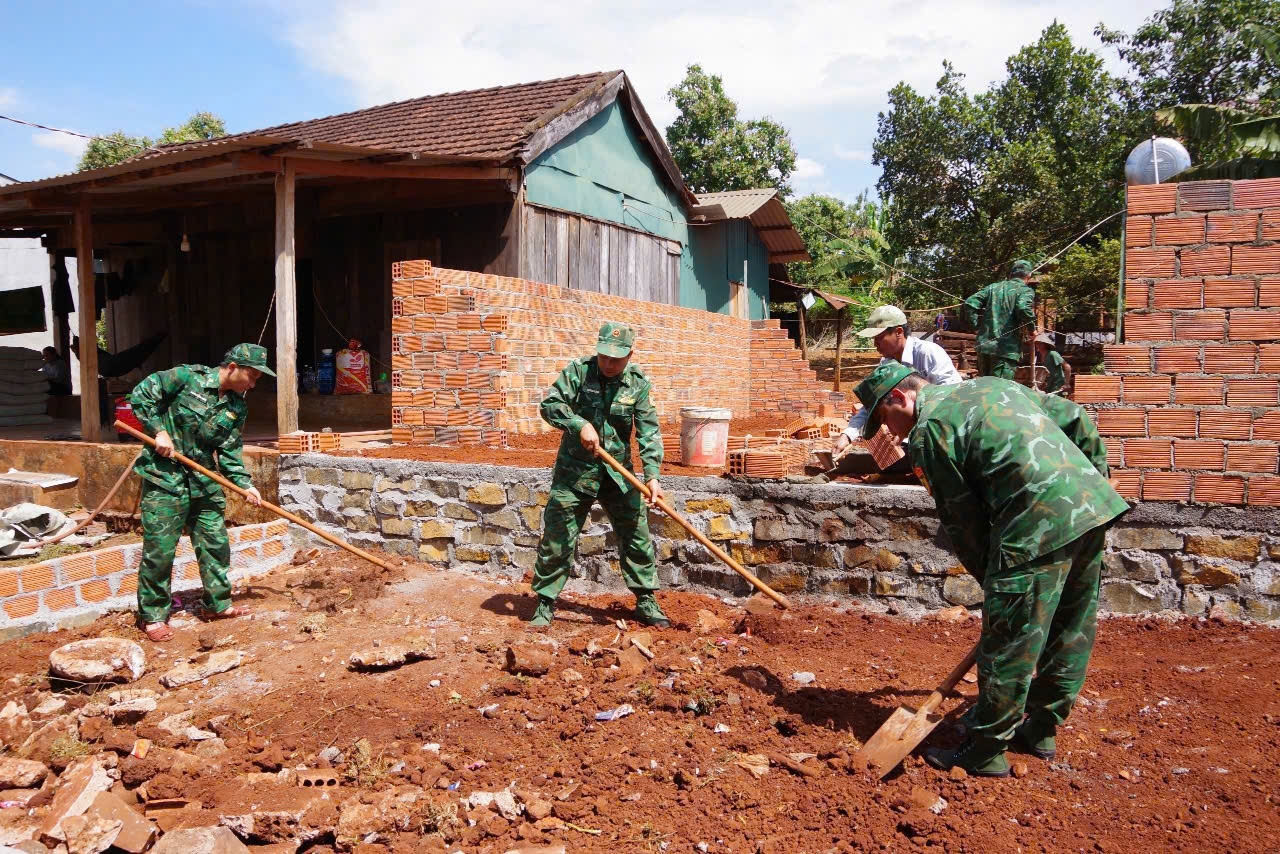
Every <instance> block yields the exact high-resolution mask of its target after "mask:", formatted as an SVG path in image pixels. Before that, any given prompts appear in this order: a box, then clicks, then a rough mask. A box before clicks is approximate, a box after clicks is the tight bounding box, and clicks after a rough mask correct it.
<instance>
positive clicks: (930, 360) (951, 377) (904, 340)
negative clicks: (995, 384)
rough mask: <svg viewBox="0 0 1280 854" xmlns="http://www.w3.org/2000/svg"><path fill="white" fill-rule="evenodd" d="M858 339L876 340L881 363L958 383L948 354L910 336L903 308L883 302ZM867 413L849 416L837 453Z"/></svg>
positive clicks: (941, 381)
mask: <svg viewBox="0 0 1280 854" xmlns="http://www.w3.org/2000/svg"><path fill="white" fill-rule="evenodd" d="M858 336H859V337H860V338H873V339H875V342H874V343H875V345H876V352H878V353H879V354H880V355H881V356H883V357H884V358H882V359H881V360H880V364H882V365H883V364H885V363H887V362H901V363H902V364H904V365H906V366H907V367H910V368H915V370H916V373H918V374H920V375H921V376H923V377H924V378H925V379H927V380H928V381H929V382H931V383H933V384H934V385H955V384H956V383H958V382H960V375H959V374H958V373H956V366H955V365H953V364H952V363H951V357H950V356H948V355H947V351H946V350H943V349H942V348H941V347H939V346H938V345H937V344H934V343H933V342H932V341H925V340H923V339H921V338H912V337H911V334H910V329H908V328H907V316H906V314H904V313H903V311H902V309H900V308H898V307H896V306H892V305H882V306H880V307H879V308H877V309H876V310H875V311H873V312H871V316H870V317H869V318H867V328H866V329H863V330H862V331H861V332H859V333H858ZM869 416H870V413H869V412H867V410H866V407H863V408H862V409H859V410H858V411H857V412H855V413H854V414H853V417H852V418H851V419H849V426H848V427H846V428H845V431H844V432H843V433H841V434H840V436H839V437H838V438H837V439H836V443H835V447H834V448H833V449H832V450H833V451H834V452H835V453H837V454H838V453H840V452H841V451H843V450H844V449H845V448H846V447H848V445H849V443H850V442H852V441H853V440H854V439H856V438H858V437H860V436H861V435H862V426H863V425H864V424H866V423H867V418H868V417H869Z"/></svg>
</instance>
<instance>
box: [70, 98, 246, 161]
mask: <svg viewBox="0 0 1280 854" xmlns="http://www.w3.org/2000/svg"><path fill="white" fill-rule="evenodd" d="M226 133H227V128H226V125H225V124H223V122H222V119H220V118H218V117H217V116H215V115H214V114H213V113H207V112H199V113H194V114H193V115H192V116H191V118H189V119H187V120H186V121H185V122H184V123H182V124H180V125H178V126H177V127H171V128H165V129H164V131H163V132H162V133H161V134H160V138H159V139H157V140H152V139H151V138H150V137H146V136H131V135H129V134H126V133H125V132H124V131H116V132H114V133H112V134H109V135H107V136H105V137H98V138H97V139H94V140H91V141H90V142H89V145H88V147H87V148H86V149H85V151H84V154H83V155H81V157H80V162H79V163H78V164H77V165H76V169H77V170H78V171H81V172H83V171H84V170H86V169H102V168H103V167H106V166H114V165H115V164H117V163H123V162H124V161H126V160H128V159H129V158H131V157H135V156H137V155H138V154H141V153H142V152H143V151H145V150H147V149H148V148H151V147H152V146H154V145H171V144H173V143H180V142H195V141H196V140H200V139H214V138H216V137H219V136H225V135H226Z"/></svg>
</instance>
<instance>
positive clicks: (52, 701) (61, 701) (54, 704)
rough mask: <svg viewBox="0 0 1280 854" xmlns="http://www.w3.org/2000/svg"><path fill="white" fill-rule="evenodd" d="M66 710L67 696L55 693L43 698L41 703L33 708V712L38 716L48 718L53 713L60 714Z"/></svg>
mask: <svg viewBox="0 0 1280 854" xmlns="http://www.w3.org/2000/svg"><path fill="white" fill-rule="evenodd" d="M66 710H67V701H66V698H65V697H59V696H58V695H57V694H53V695H51V696H48V697H45V698H44V699H43V700H41V701H40V704H39V705H38V706H36V707H35V708H34V709H32V710H31V714H32V715H34V716H35V717H38V718H47V717H52V716H53V715H60V714H62V713H63V712H65V711H66Z"/></svg>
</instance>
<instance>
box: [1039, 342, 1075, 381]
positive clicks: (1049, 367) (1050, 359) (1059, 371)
mask: <svg viewBox="0 0 1280 854" xmlns="http://www.w3.org/2000/svg"><path fill="white" fill-rule="evenodd" d="M1035 347H1036V364H1037V365H1044V367H1045V370H1046V371H1048V372H1049V376H1048V379H1047V380H1046V381H1045V385H1044V390H1045V392H1046V393H1048V394H1058V393H1060V392H1061V393H1065V390H1066V387H1067V383H1068V382H1069V381H1070V379H1071V366H1070V365H1068V364H1067V363H1066V360H1064V359H1063V358H1062V354H1061V353H1059V352H1058V347H1057V345H1056V344H1055V342H1054V340H1053V335H1052V334H1051V333H1049V332H1041V333H1040V334H1039V335H1037V336H1036V342H1035Z"/></svg>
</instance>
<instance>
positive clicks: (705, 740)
mask: <svg viewBox="0 0 1280 854" xmlns="http://www.w3.org/2000/svg"><path fill="white" fill-rule="evenodd" d="M299 579H302V581H301V582H300V583H299ZM318 579H320V580H322V584H321V585H320V586H318V587H317V586H308V585H309V584H311V583H313V582H315V581H316V580H318ZM330 587H336V588H337V589H336V590H330V589H329V588H330ZM342 590H347V591H348V593H345V594H343V593H341V591H342ZM356 591H360V592H358V593H357V592H356ZM299 592H303V593H308V594H312V595H314V596H315V597H317V598H315V599H313V600H312V601H311V602H310V603H308V607H307V608H303V607H302V606H301V603H300V602H299V601H298V599H297V597H298V594H299ZM659 597H660V599H661V601H662V603H663V606H664V608H665V609H666V611H667V613H668V614H669V615H670V616H671V617H672V618H673V620H675V621H676V624H677V625H676V627H675V628H673V629H671V630H668V631H652V630H647V629H646V630H643V631H641V627H639V626H637V625H636V624H635V623H634V622H630V621H628V618H629V617H630V604H631V603H630V601H629V600H628V599H619V598H616V597H566V599H565V601H563V602H562V604H561V606H560V608H559V609H558V611H557V619H556V622H555V623H554V624H553V625H552V626H551V627H550V629H548V630H545V631H528V630H526V628H525V625H524V623H523V622H522V620H523V619H525V618H527V617H528V616H529V614H530V613H531V611H532V607H533V601H532V597H531V596H529V595H528V594H527V592H526V591H522V590H521V589H520V588H519V587H518V586H517V585H515V584H512V583H507V584H503V583H499V582H495V581H493V580H491V579H483V578H479V577H475V576H469V575H465V574H459V573H440V572H433V571H431V570H430V569H428V568H426V567H424V566H420V565H415V564H400V565H398V567H397V571H396V573H395V574H394V576H392V577H381V576H370V575H369V574H368V572H367V570H365V569H364V568H363V567H360V566H359V565H358V564H356V563H355V562H354V561H353V560H351V559H349V558H347V557H346V556H345V555H342V554H339V553H326V554H324V555H323V556H322V557H321V559H320V560H318V561H316V562H315V563H314V564H311V565H305V566H301V567H291V568H289V569H285V570H281V571H277V572H276V573H273V574H272V575H270V576H267V577H265V578H262V579H258V580H256V581H255V582H254V585H253V586H252V587H251V588H249V589H248V590H247V591H245V592H243V593H242V594H241V595H240V596H239V597H238V601H240V602H245V603H248V604H250V605H251V606H252V607H253V609H254V615H253V617H252V619H243V620H235V621H231V622H229V623H219V624H215V625H216V632H217V635H218V637H217V638H216V640H215V641H214V647H215V650H218V651H231V650H234V651H237V652H239V653H242V654H243V660H242V662H241V663H240V665H239V666H238V667H236V668H235V669H232V670H229V671H227V672H224V673H219V674H215V675H212V676H210V677H209V678H208V679H206V680H203V681H201V682H195V683H191V684H188V685H185V686H183V687H180V688H175V689H165V688H164V687H163V686H162V685H161V684H160V682H159V676H160V675H161V674H163V673H165V672H166V671H168V670H170V669H171V668H173V667H174V666H175V665H176V664H178V660H179V659H189V658H190V659H194V658H196V657H197V656H199V655H201V654H208V653H202V652H201V650H200V649H199V645H200V637H199V635H200V633H201V626H199V625H198V624H195V623H192V622H189V621H188V622H185V623H184V622H183V621H179V624H178V625H177V626H176V628H177V629H178V637H177V639H176V640H175V641H174V642H172V643H170V644H166V645H159V646H157V645H147V655H148V661H147V670H146V673H145V674H144V675H143V676H142V678H141V679H139V680H137V681H136V682H133V683H131V684H130V685H128V686H127V687H124V688H120V687H115V686H113V687H112V688H111V689H110V690H111V691H112V692H115V693H114V695H112V696H108V695H107V694H106V693H104V692H102V691H100V692H98V693H95V694H85V693H83V692H80V691H75V690H64V691H61V692H55V691H53V690H52V686H51V685H50V683H49V682H48V679H47V667H48V656H49V653H50V651H51V650H53V649H54V648H56V647H58V646H61V645H62V644H64V643H66V642H68V641H71V640H76V639H80V638H88V637H97V636H103V635H116V636H130V637H136V633H134V632H133V630H131V629H129V628H128V622H127V618H126V617H117V618H112V619H107V620H101V621H99V622H98V623H96V624H94V625H93V626H91V627H89V628H87V629H85V630H82V631H79V632H62V633H59V634H57V635H46V636H36V637H30V638H26V639H22V640H19V641H13V642H9V643H6V644H3V645H0V707H6V706H7V703H9V702H10V701H12V702H13V703H15V708H14V709H13V710H11V711H10V712H9V714H8V717H9V718H10V719H17V718H21V717H22V716H21V715H20V714H19V713H18V711H17V709H18V707H21V708H22V709H24V710H26V712H27V714H28V715H29V717H30V718H31V725H32V727H33V732H32V734H31V735H30V736H26V737H25V738H24V742H25V741H31V744H30V746H29V749H26V747H27V746H26V745H25V744H23V745H16V746H15V745H6V751H7V753H6V755H8V756H13V757H15V758H22V759H25V760H27V761H30V762H38V763H42V764H44V765H45V766H46V767H49V768H51V769H52V770H51V771H50V773H49V774H48V775H47V776H46V777H45V778H44V779H43V781H41V782H35V781H34V778H32V779H33V784H32V785H31V786H30V788H29V789H27V790H24V791H23V792H22V793H21V794H14V793H12V792H9V793H6V794H5V797H6V798H7V799H8V800H7V801H6V803H5V805H4V806H3V807H2V808H0V842H8V841H10V840H14V841H16V838H15V837H20V835H21V834H22V833H27V834H28V835H30V834H31V833H33V832H38V831H39V829H40V828H47V827H53V826H54V824H57V822H58V821H60V820H61V822H62V823H61V826H63V827H66V826H67V822H66V820H65V819H66V818H73V817H74V816H70V815H69V814H63V815H61V816H59V815H57V814H56V813H57V810H60V809H62V808H63V805H66V804H72V805H73V807H74V809H79V808H80V805H82V804H85V805H87V806H85V807H84V809H82V810H81V812H80V813H78V814H79V815H82V816H85V817H86V818H85V819H84V820H77V821H72V822H71V823H70V827H71V829H72V830H73V831H74V832H75V833H78V834H82V835H86V838H87V835H91V834H92V833H94V832H100V833H109V832H111V831H112V830H113V828H114V824H113V823H112V822H114V821H120V816H119V815H113V814H112V813H111V811H110V810H108V809H107V807H108V806H109V807H111V808H112V809H117V808H116V807H115V804H114V803H109V802H105V801H104V806H103V807H102V808H101V809H99V810H98V812H97V813H92V814H91V811H90V809H89V807H90V806H92V805H94V804H96V803H97V801H96V800H95V798H97V797H99V796H100V794H101V792H104V791H105V792H107V793H108V794H110V795H113V796H114V797H115V798H117V799H118V800H119V801H121V802H123V803H124V804H125V805H126V808H127V809H129V810H131V811H132V813H133V815H134V816H137V817H141V818H142V819H144V820H145V822H147V823H149V826H150V827H152V828H154V830H153V831H148V829H147V826H137V825H136V824H135V826H133V827H132V833H133V836H131V837H129V838H139V835H141V836H142V837H145V836H146V835H147V834H148V833H152V834H153V835H157V836H159V837H160V841H161V843H163V842H164V841H165V839H166V837H170V838H173V839H177V840H179V841H181V840H183V839H186V836H183V835H182V834H183V833H184V832H186V831H192V830H199V829H201V828H205V829H206V835H208V834H211V833H213V831H212V830H207V829H209V828H214V827H222V828H224V829H227V830H229V831H231V833H232V834H234V836H235V837H236V838H238V840H239V841H240V843H241V844H244V845H248V846H249V847H250V848H249V850H251V851H252V850H255V849H256V848H258V847H259V846H272V847H270V848H263V849H262V850H264V851H265V850H269V851H271V852H273V854H274V852H278V851H289V850H297V849H299V848H301V849H303V850H307V851H315V852H327V851H333V850H341V851H360V852H362V854H372V852H377V851H397V852H398V851H408V852H419V851H421V852H427V851H431V852H439V851H455V850H458V849H461V850H464V851H467V852H496V853H497V854H502V852H507V851H510V850H512V849H517V850H518V849H520V848H521V847H522V846H537V845H553V846H558V845H563V846H565V848H566V850H569V851H574V852H617V851H659V850H668V851H693V850H707V851H737V852H752V851H775V852H798V851H851V850H860V849H865V848H872V847H876V848H884V849H894V850H898V849H902V848H906V847H909V846H912V845H937V846H943V847H946V848H950V849H958V848H961V847H963V848H966V849H978V848H986V849H989V850H1000V851H1005V850H1014V849H1015V848H1019V847H1021V848H1027V849H1036V850H1045V849H1047V850H1066V849H1071V850H1079V849H1086V848H1088V849H1096V850H1116V849H1120V848H1122V847H1135V846H1141V847H1142V848H1144V849H1151V848H1157V847H1158V848H1170V849H1188V850H1190V849H1198V848H1204V847H1206V846H1209V845H1212V846H1213V847H1215V848H1223V847H1229V848H1231V849H1234V850H1238V851H1264V850H1270V849H1273V842H1274V839H1275V838H1276V835H1277V833H1278V832H1280V817H1278V814H1277V810H1276V803H1277V799H1280V784H1278V783H1277V780H1280V774H1277V770H1280V769H1277V756H1280V691H1277V690H1276V689H1277V687H1280V632H1275V631H1268V630H1264V629H1257V628H1250V627H1248V626H1244V625H1240V624H1219V623H1215V622H1212V621H1185V622H1180V623H1166V622H1160V621H1154V620H1153V621H1147V622H1134V621H1122V620H1113V621H1108V622H1105V623H1104V624H1103V625H1102V627H1101V632H1100V638H1099V644H1098V649H1097V654H1096V658H1095V661H1094V665H1093V669H1092V670H1091V673H1090V678H1089V682H1088V684H1087V686H1086V690H1085V693H1084V694H1083V695H1082V697H1081V701H1080V704H1079V707H1078V708H1077V710H1076V711H1075V713H1074V714H1073V715H1072V718H1071V721H1070V726H1069V727H1068V728H1067V729H1065V730H1064V731H1062V732H1061V733H1060V737H1059V754H1058V757H1057V759H1056V760H1055V762H1054V763H1052V764H1050V763H1045V762H1042V761H1040V760H1037V759H1034V758H1031V757H1023V756H1019V757H1015V758H1016V759H1017V761H1018V762H1019V763H1022V764H1023V765H1025V769H1023V770H1025V776H1023V777H1021V778H1020V779H1016V780H1012V779H1011V780H1004V781H999V780H996V781H992V780H975V779H969V778H961V779H952V778H951V777H949V776H948V775H946V774H942V773H938V772H935V771H933V770H932V769H929V768H927V767H925V766H924V765H923V763H922V762H921V761H920V760H919V759H917V758H912V759H910V760H909V761H908V762H907V764H906V766H905V767H904V768H903V769H902V770H901V771H900V772H898V773H896V774H895V775H892V776H890V777H889V778H888V779H887V780H885V781H884V782H877V781H875V780H874V779H873V778H872V777H871V776H870V775H869V774H867V773H866V772H865V770H863V769H859V768H857V767H856V765H855V763H854V762H853V761H852V756H853V755H854V753H855V752H856V750H857V748H858V746H859V745H860V744H861V742H862V741H863V740H865V739H866V738H868V737H869V736H870V735H871V733H872V732H874V731H875V729H876V728H877V727H878V726H879V725H880V723H882V722H883V721H884V719H885V718H886V717H887V716H888V715H889V714H890V712H891V711H892V710H893V709H894V708H896V707H897V706H898V705H899V704H903V703H905V704H908V705H911V704H914V703H917V702H919V701H920V700H921V699H923V697H924V696H926V695H927V693H928V692H929V690H930V689H931V688H932V687H933V686H934V685H935V684H936V683H937V682H938V681H939V680H940V679H941V678H942V676H943V675H945V673H946V671H947V670H948V669H949V668H950V667H951V666H952V664H953V663H954V661H955V660H956V659H958V657H959V656H960V655H961V654H962V653H963V651H964V649H966V648H967V646H968V645H969V644H971V643H973V641H974V640H975V639H976V637H977V634H978V629H979V626H978V621H977V620H976V619H974V618H968V619H965V618H963V617H961V618H959V619H957V616H958V615H955V614H952V615H949V619H927V620H923V621H921V622H918V623H909V622H905V621H896V620H892V619H889V618H884V617H879V616H873V615H870V614H864V613H861V612H859V611H857V610H853V611H838V610H834V609H832V608H831V607H829V606H826V605H812V606H807V607H802V608H799V609H797V610H796V611H795V612H794V613H787V614H783V613H780V612H777V611H773V610H771V609H769V608H767V607H761V606H760V603H758V602H751V603H750V607H749V608H740V607H736V606H733V605H729V604H726V603H725V602H723V601H720V600H717V599H711V598H707V597H703V596H698V595H694V594H690V593H681V592H662V593H660V594H659ZM318 603H319V606H318V607H316V606H317V604H318ZM321 618H322V619H321ZM205 640H206V641H207V640H208V638H205ZM402 647H403V648H404V649H406V650H410V651H414V652H415V654H413V655H410V654H406V655H404V656H403V657H402V660H403V662H404V663H399V661H396V660H394V659H395V658H396V656H394V655H391V654H390V653H392V652H395V651H396V650H398V649H400V648H402ZM380 650H381V651H383V652H384V653H387V655H386V658H387V663H386V664H385V665H380V666H376V667H372V668H364V667H361V666H356V667H354V668H353V666H352V664H353V661H354V660H355V659H357V658H358V657H359V656H361V655H365V654H370V655H374V656H375V657H376V656H377V655H378V651H380ZM423 650H427V651H429V652H423ZM646 653H649V654H651V655H652V658H650V657H649V655H648V654H646ZM539 673H541V674H543V675H533V674H539ZM962 689H963V693H964V694H966V695H970V696H971V695H972V693H973V692H974V690H975V688H974V686H973V685H972V684H968V683H965V684H963V685H962ZM965 702H967V700H966V699H965V698H964V697H961V698H956V699H953V700H951V701H949V702H948V704H947V706H946V709H947V710H948V711H949V712H951V713H952V714H954V713H955V712H956V711H957V710H958V708H960V707H962V706H963V705H964V703H965ZM50 727H52V729H50ZM11 729H12V731H14V732H23V733H25V732H26V729H25V727H23V726H19V725H17V724H15V726H14V727H13V728H11ZM44 730H48V731H49V733H50V734H52V733H57V737H56V738H48V737H46V738H43V739H36V738H35V736H36V735H37V734H38V733H40V732H41V731H44ZM953 738H954V735H953V734H952V733H951V732H950V730H949V729H948V727H946V726H945V725H944V726H942V727H940V728H939V730H938V732H937V733H936V734H935V736H934V739H935V741H936V742H937V743H944V744H945V743H949V741H950V740H952V739H953ZM32 739H34V740H32ZM20 754H25V755H21V756H20ZM58 768H62V769H65V770H62V771H61V772H60V773H55V772H56V771H57V769H58ZM17 770H24V766H17ZM18 800H21V801H22V803H23V805H18V804H17V803H14V801H18ZM74 809H72V810H71V811H74ZM98 813H101V815H99V814H98ZM126 817H127V816H126ZM51 822H53V824H51ZM122 825H123V822H122ZM46 832H47V831H46ZM189 835H192V838H194V837H195V836H199V835H200V834H189ZM46 839H47V840H48V841H56V838H55V837H53V836H46ZM222 842H223V843H226V842H227V840H225V839H223V840H222ZM664 843H665V846H666V847H665V848H664ZM171 844H176V843H171ZM703 845H705V848H701V847H700V846H703ZM228 850H230V849H228ZM237 850H238V849H237ZM531 850H535V849H531Z"/></svg>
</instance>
